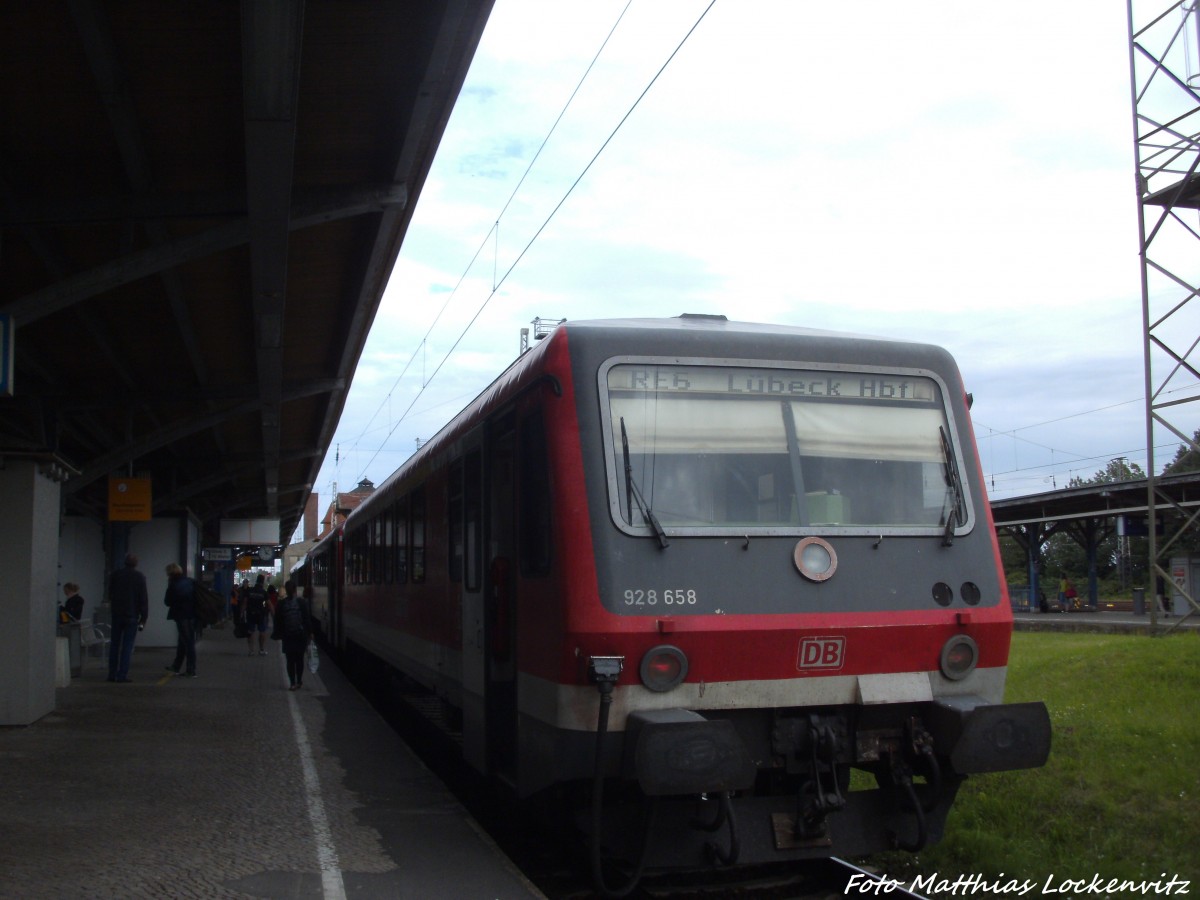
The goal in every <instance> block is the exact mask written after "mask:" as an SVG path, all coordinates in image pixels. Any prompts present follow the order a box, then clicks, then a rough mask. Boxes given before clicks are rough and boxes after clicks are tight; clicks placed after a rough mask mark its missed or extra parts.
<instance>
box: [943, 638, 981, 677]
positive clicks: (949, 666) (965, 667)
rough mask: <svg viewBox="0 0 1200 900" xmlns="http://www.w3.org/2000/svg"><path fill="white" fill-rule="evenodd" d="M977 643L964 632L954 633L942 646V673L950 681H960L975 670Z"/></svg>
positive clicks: (977, 656) (977, 652)
mask: <svg viewBox="0 0 1200 900" xmlns="http://www.w3.org/2000/svg"><path fill="white" fill-rule="evenodd" d="M977 662H979V645H978V644H976V643H975V641H974V640H973V639H971V638H970V637H968V636H967V635H965V634H956V635H955V636H954V637H952V638H950V640H948V641H946V643H945V644H944V645H943V646H942V661H941V667H942V674H943V675H945V676H946V677H947V678H949V679H950V680H951V681H962V680H963V679H964V678H966V677H967V676H968V675H970V674H971V673H972V672H974V671H975V664H976V663H977Z"/></svg>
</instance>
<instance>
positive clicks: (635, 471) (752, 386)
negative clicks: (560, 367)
mask: <svg viewBox="0 0 1200 900" xmlns="http://www.w3.org/2000/svg"><path fill="white" fill-rule="evenodd" d="M601 378H602V379H605V381H606V384H605V387H606V391H605V393H606V396H607V400H608V421H607V423H606V426H607V427H606V430H607V431H609V433H610V442H609V445H608V446H609V447H610V455H609V486H610V492H611V506H612V509H613V514H614V517H615V518H617V519H618V521H619V523H620V524H622V525H623V526H625V527H626V528H628V529H630V530H631V531H634V532H635V533H642V532H643V531H644V530H645V528H646V527H647V526H648V525H652V524H653V523H652V522H651V514H652V515H653V517H654V518H655V519H657V520H658V522H659V523H660V524H661V526H662V527H664V528H666V529H669V530H671V531H672V532H674V533H676V534H688V533H698V534H702V533H712V531H714V530H719V531H726V532H738V533H740V532H743V531H754V530H757V531H759V532H760V533H761V532H762V531H769V532H780V531H791V530H798V531H803V530H805V529H809V530H811V529H820V530H821V531H822V532H825V533H836V532H837V531H843V532H846V533H854V532H859V533H875V532H878V531H881V530H887V529H892V530H900V531H905V532H918V533H920V532H926V531H927V532H929V533H938V532H940V531H941V530H942V529H943V528H947V527H949V526H948V525H947V523H948V521H949V520H950V518H951V517H953V518H954V524H955V527H956V528H957V530H958V531H959V532H963V531H966V530H969V527H970V521H971V519H970V516H971V512H970V504H969V502H968V498H966V497H963V496H960V491H961V486H960V482H959V481H958V479H957V477H951V473H952V472H957V471H959V470H961V465H960V462H959V460H958V458H957V451H956V450H955V449H954V447H953V446H952V445H951V444H950V443H949V442H947V441H946V440H945V439H944V435H949V434H953V433H954V432H953V429H952V427H951V425H950V420H949V418H948V413H947V410H946V405H945V402H944V400H943V396H944V394H943V390H942V387H941V384H940V382H939V381H938V380H937V379H935V378H933V377H931V376H929V375H928V374H923V373H922V374H917V373H912V372H888V373H884V372H876V371H871V372H849V371H845V370H841V369H839V370H832V369H830V370H821V369H803V370H800V369H782V368H766V367H753V366H749V365H746V366H735V365H729V366H715V365H707V366H705V365H673V364H658V363H653V362H645V363H642V362H638V363H630V362H619V363H614V364H612V365H610V366H609V367H608V368H607V369H606V370H604V371H602V373H601Z"/></svg>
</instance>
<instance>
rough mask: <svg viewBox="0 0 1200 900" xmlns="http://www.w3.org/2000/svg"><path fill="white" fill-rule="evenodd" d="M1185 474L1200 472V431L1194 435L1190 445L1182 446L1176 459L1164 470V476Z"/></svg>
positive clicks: (1176, 454) (1176, 453)
mask: <svg viewBox="0 0 1200 900" xmlns="http://www.w3.org/2000/svg"><path fill="white" fill-rule="evenodd" d="M1183 472H1200V429H1197V430H1196V432H1195V434H1193V435H1192V441H1191V443H1190V444H1180V445H1179V449H1178V450H1176V451H1175V458H1174V459H1173V460H1171V461H1170V462H1169V463H1167V465H1166V467H1165V468H1164V469H1163V474H1164V475H1179V474H1181V473H1183Z"/></svg>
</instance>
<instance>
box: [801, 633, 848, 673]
mask: <svg viewBox="0 0 1200 900" xmlns="http://www.w3.org/2000/svg"><path fill="white" fill-rule="evenodd" d="M845 661H846V639H845V638H844V637H812V638H804V639H803V640H802V641H801V642H800V655H799V657H798V658H797V660H796V668H798V669H840V668H841V667H842V663H843V662H845Z"/></svg>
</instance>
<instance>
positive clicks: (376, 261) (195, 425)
mask: <svg viewBox="0 0 1200 900" xmlns="http://www.w3.org/2000/svg"><path fill="white" fill-rule="evenodd" d="M491 5H492V3H491V0H456V2H435V0H431V2H422V3H413V2H409V0H370V2H364V0H351V2H345V0H307V2H305V0H255V2H249V0H247V2H243V3H241V4H238V3H234V2H216V0H214V2H204V3H195V2H163V0H121V2H119V3H101V2H88V0H48V2H29V3H26V2H18V3H4V4H0V85H2V86H0V315H5V314H6V315H7V316H9V317H11V318H10V319H9V321H10V323H11V325H10V326H9V327H7V328H6V329H5V331H6V332H10V333H11V334H12V347H13V349H14V356H13V363H14V364H13V377H12V379H11V382H10V383H8V384H7V386H8V388H9V389H10V390H11V396H4V397H0V461H2V459H3V458H6V457H12V456H21V455H24V456H36V457H40V458H45V459H46V460H48V461H53V462H54V464H55V465H56V466H57V468H56V471H57V472H59V473H61V477H63V478H65V481H64V482H63V494H64V497H65V502H66V510H67V511H68V512H73V513H79V514H84V515H90V516H95V517H98V518H102V517H104V516H105V515H106V505H105V503H106V491H107V481H108V477H109V476H110V475H117V476H128V477H148V478H150V479H151V482H152V488H153V501H152V502H153V508H154V511H155V513H159V512H166V511H178V510H188V511H190V512H192V513H194V514H195V515H196V516H197V517H199V518H200V519H201V521H202V522H203V523H204V525H205V533H206V536H207V535H208V534H209V532H210V531H213V530H215V528H216V525H217V522H218V520H219V519H221V518H230V517H244V518H278V519H279V520H280V522H281V532H282V538H283V539H284V540H286V539H287V537H288V536H289V535H290V534H291V531H292V530H293V528H294V526H295V525H296V523H297V521H298V520H299V517H300V515H301V512H302V509H303V507H304V503H305V501H306V499H307V497H308V495H309V493H310V491H311V489H312V487H313V483H314V480H315V479H316V477H317V473H318V470H319V468H320V465H321V462H322V459H323V457H324V455H325V452H326V450H327V449H328V447H329V445H330V442H331V441H332V437H333V433H334V428H335V426H336V424H337V420H338V418H339V416H340V414H341V411H342V408H343V405H344V403H345V398H346V392H347V391H348V389H349V387H350V381H351V378H352V376H353V373H354V369H355V365H356V363H357V361H358V359H359V356H360V354H361V352H362V348H363V344H364V342H365V340H366V336H367V332H368V330H369V328H370V325H371V322H372V319H373V318H374V316H375V312H376V309H377V308H378V305H379V302H380V298H381V296H382V293H383V290H384V286H385V284H386V282H387V279H388V276H389V274H390V272H391V269H392V266H393V263H394V261H395V259H396V257H397V254H398V253H399V250H400V246H401V243H402V242H403V240H404V236H405V231H406V229H407V227H408V224H409V221H410V219H411V216H412V213H413V208H414V206H415V204H416V202H417V199H418V197H419V195H420V192H421V187H422V185H423V183H424V181H425V178H426V175H427V173H428V171H429V167H430V164H431V162H432V158H433V155H434V152H435V151H436V149H437V145H438V141H439V140H440V138H441V135H442V132H443V130H444V127H445V124H446V121H447V118H448V117H449V114H450V111H451V109H452V107H453V105H454V101H455V99H456V98H457V96H458V93H459V91H460V89H461V86H462V82H463V79H464V77H465V75H466V72H467V68H468V66H469V64H470V61H471V58H472V55H473V53H474V51H475V48H476V46H477V44H478V41H479V38H480V35H481V33H482V31H483V27H484V24H485V22H486V20H487V17H488V14H489V12H490V9H491ZM3 388H4V386H3V385H0V390H3Z"/></svg>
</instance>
